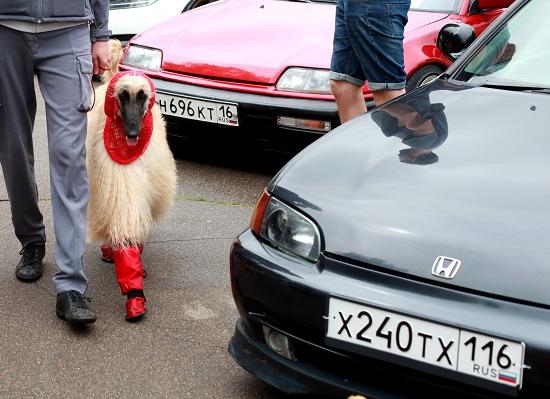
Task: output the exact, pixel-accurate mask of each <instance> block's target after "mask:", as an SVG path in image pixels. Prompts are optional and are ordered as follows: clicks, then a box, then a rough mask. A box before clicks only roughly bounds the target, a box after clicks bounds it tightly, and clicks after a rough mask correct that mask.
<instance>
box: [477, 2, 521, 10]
mask: <svg viewBox="0 0 550 399" xmlns="http://www.w3.org/2000/svg"><path fill="white" fill-rule="evenodd" d="M513 2H514V0H478V1H477V5H478V7H479V9H482V10H487V9H495V8H506V7H510V6H511V5H512V3H513Z"/></svg>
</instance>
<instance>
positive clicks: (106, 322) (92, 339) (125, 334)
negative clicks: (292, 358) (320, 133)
mask: <svg viewBox="0 0 550 399" xmlns="http://www.w3.org/2000/svg"><path fill="white" fill-rule="evenodd" d="M45 125H46V124H45V112H44V107H43V105H42V101H41V100H40V101H39V108H38V113H37V119H36V124H35V134H34V144H35V170H36V175H37V176H36V177H37V184H38V189H39V193H40V206H41V210H42V212H43V215H44V221H45V224H46V226H47V239H48V241H47V245H46V258H45V273H44V276H43V277H42V279H41V280H39V281H38V282H36V283H31V284H28V283H22V282H19V281H18V280H16V278H15V275H14V268H15V265H16V264H17V262H18V260H19V254H18V253H19V250H20V249H21V248H20V245H19V242H18V241H17V240H16V238H15V236H14V234H13V226H12V224H11V217H10V210H9V202H8V199H7V195H6V190H5V186H4V184H3V178H2V180H0V181H1V182H2V183H1V184H0V258H1V261H0V398H39V397H40V398H73V397H74V398H76V397H78V398H87V397H91V398H111V397H124V398H132V397H135V398H137V397H143V398H223V399H231V398H246V399H247V398H250V399H253V398H258V399H259V398H262V399H275V398H277V399H279V398H286V396H285V395H283V394H281V393H280V392H278V391H276V390H273V389H271V388H270V387H268V386H266V385H265V384H263V383H262V382H261V381H259V380H257V379H256V378H254V377H252V376H251V375H249V374H248V373H247V372H245V371H243V370H242V369H240V368H239V367H238V366H237V365H236V364H235V363H234V362H233V361H232V360H231V358H230V357H229V355H228V354H227V343H228V340H229V339H230V337H231V335H232V332H233V327H234V323H235V321H236V318H237V312H236V310H235V307H234V304H233V299H232V296H231V290H230V285H229V273H228V252H229V246H230V244H231V241H232V240H233V238H234V237H236V236H237V235H238V234H239V233H240V232H241V231H243V230H244V229H245V228H246V227H247V225H248V223H249V219H250V216H251V213H252V210H253V207H254V204H255V202H256V199H257V198H258V196H259V194H260V193H261V191H262V189H263V188H264V187H265V185H266V184H267V183H268V182H269V180H270V178H271V176H272V175H273V174H274V173H275V172H276V170H277V169H278V167H279V166H281V165H282V164H284V162H285V159H284V157H282V158H281V157H275V158H270V156H269V155H265V156H264V155H262V154H258V153H254V154H248V155H247V154H239V156H238V157H235V156H234V155H229V154H227V153H225V152H224V151H223V150H220V151H211V150H210V149H202V150H200V151H197V150H196V149H193V150H189V151H186V149H183V151H181V153H182V154H183V155H181V154H179V155H178V156H179V159H178V161H177V166H178V196H177V199H176V203H175V206H174V208H173V209H172V210H171V212H170V213H169V215H168V216H167V217H165V218H164V219H163V220H162V222H161V223H159V224H158V225H156V226H155V228H154V229H153V231H152V234H151V235H150V237H149V239H148V241H147V243H146V247H145V252H144V254H143V262H144V265H145V269H146V270H147V278H146V281H145V293H146V296H147V304H148V313H147V315H146V318H145V319H144V320H143V321H142V322H139V323H128V322H126V321H125V320H124V314H125V313H124V297H123V296H122V295H120V291H119V288H118V286H117V284H116V281H115V277H114V270H113V266H112V265H110V264H106V263H103V262H102V261H101V260H100V254H99V248H98V245H97V244H95V243H90V244H89V245H88V247H87V250H86V253H85V265H86V266H85V272H86V274H87V276H88V278H89V284H90V285H89V289H88V292H87V295H88V296H89V297H91V298H92V302H91V307H92V308H93V309H94V310H95V311H96V313H97V315H98V320H97V322H96V323H95V324H93V325H91V326H90V327H87V328H82V329H75V328H72V327H70V326H69V325H67V324H66V323H65V322H63V321H61V320H60V319H58V318H57V317H56V315H55V311H54V308H55V292H54V290H53V287H52V283H51V278H52V276H53V274H54V273H55V271H56V268H55V265H54V263H53V250H54V245H55V236H54V234H53V223H52V212H51V204H50V192H49V174H48V161H47V154H48V153H47V135H46V128H45ZM186 154H187V155H186ZM237 158H238V159H237ZM243 159H249V160H246V162H244V161H243ZM243 165H244V166H243ZM258 170H260V173H258V172H257V171H258Z"/></svg>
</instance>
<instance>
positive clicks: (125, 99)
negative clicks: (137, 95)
mask: <svg viewBox="0 0 550 399" xmlns="http://www.w3.org/2000/svg"><path fill="white" fill-rule="evenodd" d="M118 98H119V99H120V101H121V102H128V101H129V100H130V93H128V92H127V91H126V90H123V91H121V92H120V94H119V95H118Z"/></svg>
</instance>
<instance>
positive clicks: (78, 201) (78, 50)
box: [0, 0, 110, 324]
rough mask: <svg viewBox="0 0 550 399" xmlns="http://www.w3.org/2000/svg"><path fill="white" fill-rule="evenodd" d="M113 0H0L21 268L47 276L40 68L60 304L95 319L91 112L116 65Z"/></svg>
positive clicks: (4, 148) (2, 116)
mask: <svg viewBox="0 0 550 399" xmlns="http://www.w3.org/2000/svg"><path fill="white" fill-rule="evenodd" d="M108 15H109V0H71V1H67V0H17V1H15V0H2V1H0V48H1V49H2V56H1V57H0V163H1V164H2V170H3V172H4V180H5V183H6V188H7V192H8V198H9V201H10V206H11V212H12V221H13V226H14V229H15V234H16V236H17V238H18V239H19V241H20V242H21V245H22V247H23V249H22V250H21V255H22V257H21V260H20V261H19V263H18V264H17V266H16V269H15V275H16V277H17V278H18V279H19V280H21V281H24V282H31V281H35V280H37V279H39V278H40V277H41V275H42V259H43V258H44V254H45V241H46V235H45V229H44V224H43V221H42V214H41V212H40V209H39V207H38V191H37V187H36V181H35V174H34V154H33V142H32V132H33V125H34V119H35V114H36V96H35V89H34V75H36V76H37V78H38V83H39V85H40V90H41V93H42V96H43V97H44V100H45V105H46V120H47V130H48V148H49V161H50V184H51V203H52V210H53V221H54V230H55V236H56V240H57V245H56V249H55V262H56V264H57V267H58V268H59V270H58V272H57V273H56V274H55V276H54V278H53V283H54V286H55V290H56V292H57V304H56V314H57V315H58V316H59V317H60V318H62V319H64V320H66V321H67V322H70V323H74V324H85V323H93V322H95V320H96V315H95V313H94V312H93V311H92V310H91V309H90V308H89V306H88V303H87V302H88V301H87V298H86V297H85V296H84V293H85V291H86V289H87V279H86V276H85V275H84V273H83V270H82V266H83V254H84V248H85V244H86V208H87V203H88V181H87V174H86V159H85V157H86V155H85V142H86V123H87V115H86V113H87V112H88V111H89V110H90V109H91V107H92V101H91V90H92V87H91V79H92V73H95V74H98V73H99V72H100V71H101V70H104V69H108V68H109V67H110V65H108V64H109V63H110V53H109V47H108V44H107V40H108V39H109V35H110V31H109V29H108Z"/></svg>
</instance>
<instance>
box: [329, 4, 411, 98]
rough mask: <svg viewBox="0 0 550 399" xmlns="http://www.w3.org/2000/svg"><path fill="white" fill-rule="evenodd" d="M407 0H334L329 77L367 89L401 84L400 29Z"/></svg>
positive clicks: (404, 21)
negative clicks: (334, 12) (334, 11)
mask: <svg viewBox="0 0 550 399" xmlns="http://www.w3.org/2000/svg"><path fill="white" fill-rule="evenodd" d="M410 5H411V1H410V0H338V2H337V5H336V24H335V30H334V46H333V53H332V60H331V66H330V79H332V80H345V81H347V82H350V83H353V84H355V85H357V86H363V85H364V84H365V82H366V81H368V86H369V89H370V90H372V91H377V90H399V89H403V88H404V87H405V82H406V78H407V77H406V73H405V62H404V58H403V33H404V30H405V25H406V24H407V20H408V18H407V13H408V11H409V7H410Z"/></svg>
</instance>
